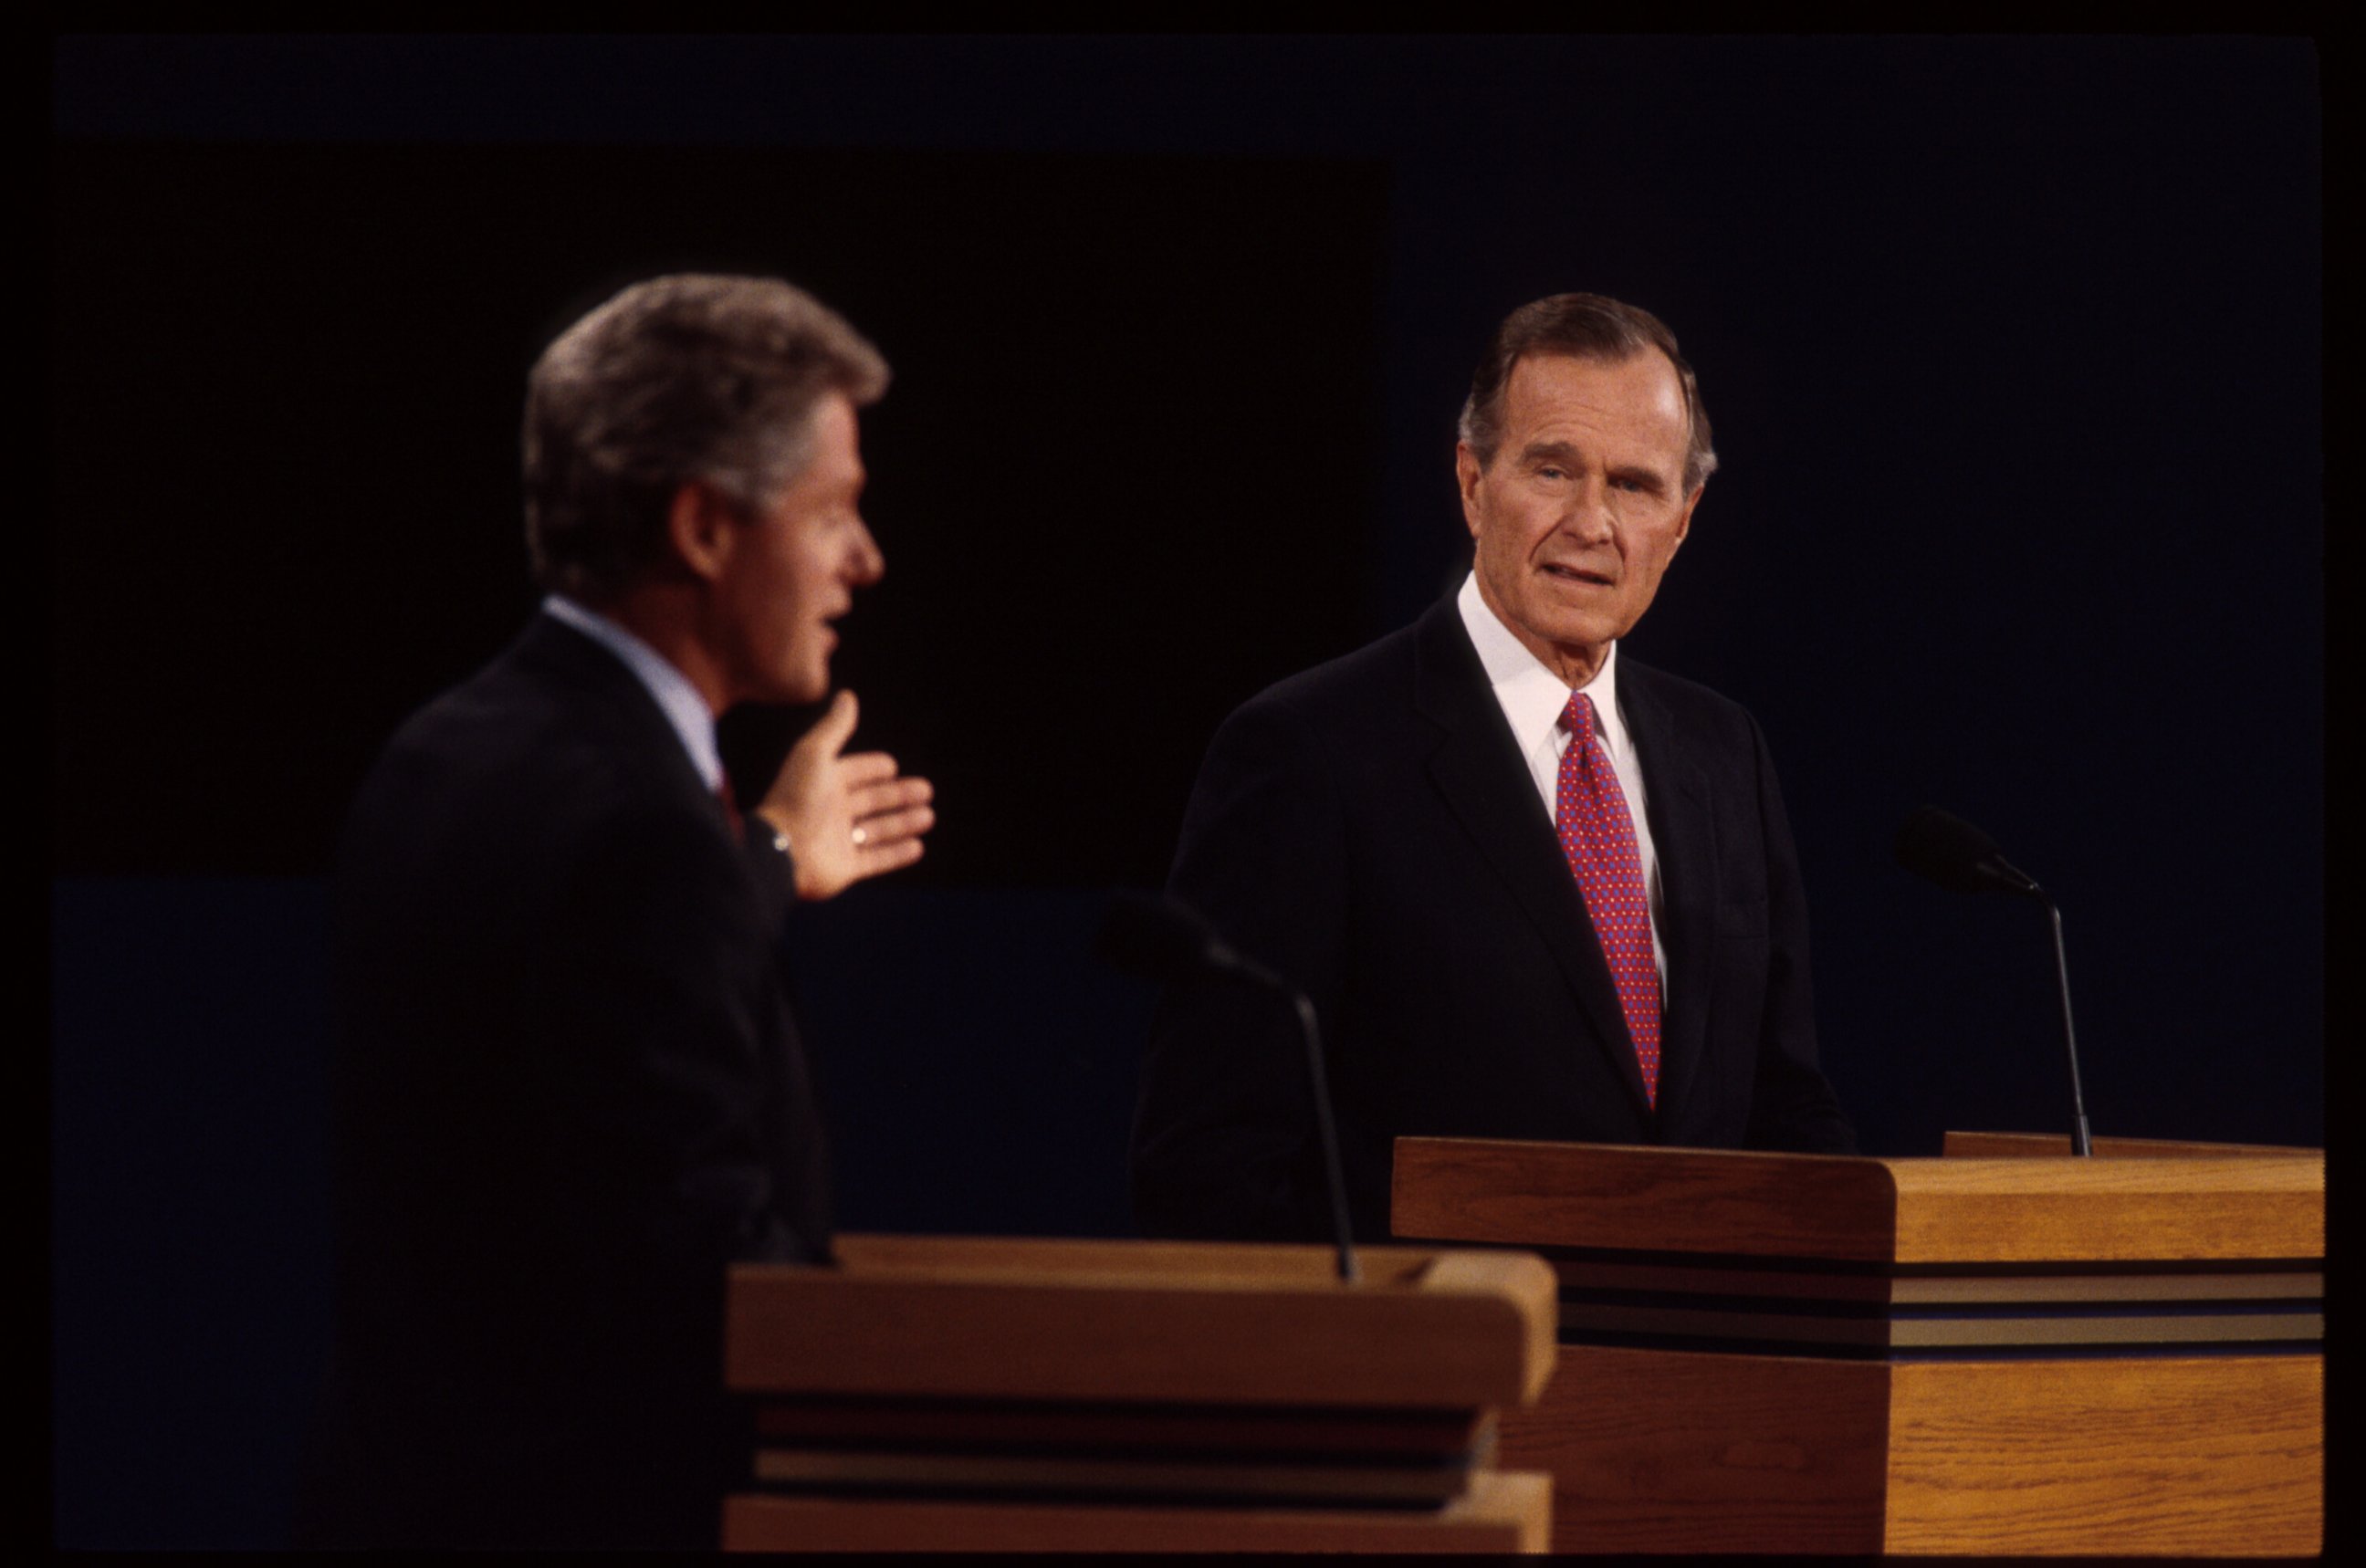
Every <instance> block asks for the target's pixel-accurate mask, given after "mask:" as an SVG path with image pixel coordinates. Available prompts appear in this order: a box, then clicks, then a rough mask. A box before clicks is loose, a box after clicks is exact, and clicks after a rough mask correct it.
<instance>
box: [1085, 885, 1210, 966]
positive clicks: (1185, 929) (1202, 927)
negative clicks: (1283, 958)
mask: <svg viewBox="0 0 2366 1568" xmlns="http://www.w3.org/2000/svg"><path fill="white" fill-rule="evenodd" d="M1093 956H1094V957H1096V958H1098V959H1099V960H1100V961H1101V962H1102V963H1103V964H1108V965H1109V966H1110V968H1112V969H1119V970H1122V971H1124V972H1125V973H1127V974H1129V975H1140V976H1144V978H1146V979H1152V980H1157V981H1161V982H1168V981H1176V980H1188V979H1189V978H1191V977H1192V976H1197V975H1202V974H1205V973H1207V972H1208V971H1209V970H1211V969H1216V968H1220V967H1222V965H1223V961H1224V959H1225V958H1226V957H1227V956H1228V953H1226V950H1225V948H1224V945H1223V943H1222V942H1220V941H1218V940H1217V937H1216V933H1215V932H1214V931H1211V930H1209V929H1208V924H1207V922H1206V921H1204V920H1202V919H1200V917H1199V916H1198V915H1196V914H1194V913H1193V912H1192V911H1191V910H1190V909H1189V908H1186V907H1185V906H1184V905H1182V904H1179V903H1177V902H1176V901H1175V900H1174V899H1172V898H1169V897H1166V896H1165V895H1163V894H1158V893H1136V892H1132V891H1121V892H1118V893H1113V894H1111V895H1110V901H1109V908H1108V910H1107V912H1106V913H1104V914H1103V915H1102V917H1101V929H1100V934H1099V935H1098V936H1097V937H1095V938H1094V939H1093Z"/></svg>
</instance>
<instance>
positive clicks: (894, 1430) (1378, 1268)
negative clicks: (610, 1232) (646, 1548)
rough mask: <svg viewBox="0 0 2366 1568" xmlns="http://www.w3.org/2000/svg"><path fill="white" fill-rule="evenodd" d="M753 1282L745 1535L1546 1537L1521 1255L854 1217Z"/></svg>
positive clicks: (1528, 1270) (743, 1301) (743, 1366)
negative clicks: (917, 1224)
mask: <svg viewBox="0 0 2366 1568" xmlns="http://www.w3.org/2000/svg"><path fill="white" fill-rule="evenodd" d="M838 1253H839V1258H838V1263H837V1265H836V1266H835V1267H831V1268H796V1267H787V1266H772V1265H749V1266H743V1267H741V1268H738V1269H734V1270H733V1271H732V1275H731V1279H730V1282H729V1295H728V1307H727V1325H726V1345H725V1363H726V1365H725V1377H726V1382H727V1385H728V1386H729V1387H731V1388H732V1389H734V1390H736V1391H738V1392H740V1393H746V1394H748V1395H749V1396H751V1398H752V1399H753V1400H754V1402H755V1404H756V1411H755V1424H756V1429H757V1433H758V1436H757V1448H756V1452H755V1453H754V1455H753V1457H752V1459H751V1462H750V1466H749V1470H750V1481H749V1485H748V1486H747V1487H746V1488H745V1489H743V1490H742V1491H740V1492H738V1493H737V1494H735V1495H733V1496H731V1497H729V1498H728V1499H727V1500H726V1503H725V1507H724V1519H723V1540H724V1545H725V1547H726V1549H727V1550H737V1551H1487V1552H1497V1551H1542V1550H1544V1549H1545V1547H1546V1545H1547V1543H1548V1540H1549V1527H1550V1510H1551V1481H1550V1478H1549V1477H1548V1476H1545V1475H1543V1474H1541V1473H1533V1474H1528V1473H1507V1472H1504V1471H1503V1470H1501V1469H1499V1468H1498V1467H1497V1464H1496V1461H1495V1453H1496V1445H1497V1433H1498V1428H1499V1419H1500V1416H1499V1413H1500V1412H1501V1411H1503V1410H1505V1409H1508V1408H1513V1407H1517V1406H1520V1405H1524V1404H1532V1403H1533V1402H1534V1401H1535V1400H1536V1399H1537V1397H1538V1393H1539V1392H1540V1391H1541V1389H1542V1388H1543V1386H1544V1383H1545V1381H1546V1380H1547V1378H1549V1375H1550V1373H1551V1368H1552V1364H1553V1357H1554V1343H1553V1337H1554V1333H1555V1314H1556V1306H1555V1297H1556V1291H1557V1285H1556V1282H1555V1280H1554V1277H1553V1273H1552V1271H1551V1269H1549V1268H1547V1267H1546V1266H1545V1264H1543V1263H1542V1262H1541V1261H1540V1260H1538V1259H1537V1258H1532V1257H1529V1256H1527V1255H1525V1254H1521V1253H1515V1252H1504V1251H1494V1250H1443V1251H1442V1250H1439V1249H1436V1248H1426V1247H1369V1248H1365V1249H1362V1250H1361V1251H1360V1253H1359V1254H1358V1256H1359V1258H1360V1260H1361V1264H1362V1269H1363V1274H1364V1278H1363V1279H1362V1280H1360V1281H1358V1282H1357V1283H1355V1284H1352V1285H1350V1284H1345V1283H1343V1282H1341V1281H1340V1280H1337V1279H1336V1278H1335V1273H1334V1269H1335V1258H1334V1255H1333V1254H1332V1252H1331V1251H1330V1249H1328V1248H1324V1247H1245V1246H1211V1245H1199V1244H1189V1243H1164V1242H1161V1243H1148V1242H1074V1241H1028V1240H1013V1241H1005V1240H986V1239H975V1238H945V1237H896V1236H847V1237H841V1238H840V1239H839V1244H838Z"/></svg>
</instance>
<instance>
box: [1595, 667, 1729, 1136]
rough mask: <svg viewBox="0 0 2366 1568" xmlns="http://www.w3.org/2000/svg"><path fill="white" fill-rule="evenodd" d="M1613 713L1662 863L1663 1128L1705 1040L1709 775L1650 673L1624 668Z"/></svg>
mask: <svg viewBox="0 0 2366 1568" xmlns="http://www.w3.org/2000/svg"><path fill="white" fill-rule="evenodd" d="M1618 711H1619V715H1620V716H1622V717H1623V718H1625V719H1626V721H1627V732H1628V735H1629V736H1630V737H1632V738H1633V739H1634V742H1635V754H1636V755H1637V756H1638V757H1639V758H1640V759H1641V761H1642V766H1643V793H1644V795H1645V797H1646V801H1647V805H1646V807H1645V815H1646V817H1647V818H1649V820H1650V822H1651V844H1652V848H1653V850H1654V851H1655V852H1657V854H1658V856H1659V861H1660V891H1661V905H1662V908H1661V911H1660V914H1661V919H1660V942H1661V944H1662V946H1664V947H1665V948H1666V949H1667V953H1668V987H1667V995H1666V997H1665V998H1663V999H1662V1006H1661V1010H1660V1105H1659V1112H1660V1117H1661V1121H1662V1125H1667V1124H1670V1120H1671V1112H1672V1111H1673V1110H1674V1109H1675V1107H1676V1106H1677V1105H1679V1104H1681V1103H1682V1102H1683V1100H1684V1097H1685V1096H1686V1095H1687V1094H1688V1093H1690V1092H1691V1089H1692V1082H1693V1071H1694V1069H1695V1068H1696V1066H1699V1064H1700V1055H1701V1043H1702V1041H1703V1040H1704V1039H1706V1038H1707V1026H1708V989H1707V986H1708V980H1707V976H1708V971H1709V968H1710V965H1711V963H1712V961H1713V959H1714V957H1715V954H1714V953H1712V951H1711V948H1712V945H1713V943H1714V942H1715V941H1716V935H1715V931H1714V930H1713V929H1712V928H1713V924H1714V921H1715V919H1716V913H1717V912H1716V908H1715V895H1716V886H1717V881H1716V867H1717V830H1716V827H1715V817H1714V814H1713V813H1712V812H1711V811H1710V810H1709V794H1708V778H1707V774H1706V773H1703V772H1702V771H1701V769H1700V767H1699V765H1698V764H1697V763H1696V762H1695V761H1693V759H1692V755H1691V753H1690V752H1689V751H1688V750H1686V749H1685V747H1684V741H1683V739H1682V738H1681V737H1680V736H1679V735H1677V733H1676V729H1675V726H1674V724H1673V722H1672V721H1671V720H1670V717H1669V715H1668V710H1667V708H1666V706H1665V705H1663V704H1662V702H1661V700H1660V698H1659V695H1658V694H1657V693H1656V692H1654V691H1653V690H1652V688H1651V671H1648V670H1646V669H1644V668H1642V667H1641V666H1639V665H1636V664H1634V663H1632V662H1631V661H1628V660H1620V667H1619V671H1618Z"/></svg>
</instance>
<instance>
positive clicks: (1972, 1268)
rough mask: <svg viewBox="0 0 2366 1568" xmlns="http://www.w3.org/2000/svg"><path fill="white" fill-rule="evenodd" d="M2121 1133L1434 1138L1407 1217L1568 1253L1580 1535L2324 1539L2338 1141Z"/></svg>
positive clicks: (2194, 1548) (1522, 1434)
mask: <svg viewBox="0 0 2366 1568" xmlns="http://www.w3.org/2000/svg"><path fill="white" fill-rule="evenodd" d="M2095 1154H2096V1156H2097V1157H2094V1158H2092V1159H2084V1160H2081V1159H2075V1158H2072V1157H2070V1150H2069V1140H2068V1139H2067V1137H2063V1138H2059V1139H2052V1138H2042V1137H2028V1136H2021V1135H2016V1134H1948V1137H1947V1141H1946V1156H1945V1157H1944V1158H1938V1159H1857V1158H1843V1157H1831V1156H1807V1155H1757V1154H1737V1153H1726V1152H1714V1151H1707V1150H1688V1149H1653V1148H1614V1147H1607V1146H1595V1145H1574V1144H1532V1143H1506V1142H1493V1141H1481V1140H1460V1139H1427V1138H1406V1139H1401V1140H1399V1142H1398V1144H1397V1147H1396V1168H1395V1182H1394V1190H1393V1194H1392V1202H1393V1226H1394V1229H1395V1231H1396V1233H1397V1234H1398V1235H1400V1236H1415V1237H1420V1238H1423V1239H1424V1240H1425V1241H1431V1242H1455V1243H1471V1242H1482V1243H1494V1244H1513V1245H1516V1246H1519V1247H1528V1248H1532V1249H1534V1250H1536V1251H1538V1252H1540V1253H1542V1254H1543V1255H1544V1256H1545V1257H1546V1258H1548V1259H1549V1261H1550V1262H1551V1264H1552V1266H1553V1268H1554V1269H1555V1271H1556V1272H1557V1273H1558V1275H1559V1276H1560V1365H1559V1370H1558V1371H1556V1373H1555V1374H1554V1378H1553V1381H1552V1383H1551V1386H1550V1388H1549V1390H1548V1391H1547V1393H1546V1395H1545V1397H1544V1400H1543V1401H1542V1402H1541V1403H1540V1404H1538V1406H1537V1407H1536V1408H1535V1409H1533V1410H1530V1411H1527V1412H1525V1413H1520V1414H1516V1415H1515V1414H1510V1413H1507V1414H1506V1416H1505V1417H1504V1428H1503V1441H1502V1445H1501V1450H1500V1453H1501V1457H1502V1461H1503V1462H1504V1463H1505V1464H1507V1465H1518V1466H1522V1467H1527V1468H1536V1469H1543V1470H1549V1471H1550V1472H1552V1474H1553V1485H1554V1495H1553V1530H1554V1535H1553V1544H1554V1548H1555V1550H1556V1551H1587V1552H1600V1551H1747V1552H1848V1553H1863V1552H1912V1553H1929V1554H1960V1553H1971V1552H1978V1553H2014V1554H2022V1553H2042V1554H2067V1553H2115V1554H2116V1553H2145V1554H2153V1553H2161V1554H2177V1555H2247V1556H2258V1555H2275V1556H2282V1555H2306V1554H2312V1553H2314V1552H2315V1551H2317V1549H2318V1544H2319V1540H2320V1538H2321V1535H2322V1532H2323V1517H2324V1358H2323V1336H2324V1316H2323V1295H2324V1255H2325V1158H2324V1156H2323V1154H2322V1153H2321V1152H2317V1151H2313V1150H2298V1149H2263V1148H2253V1147H2244V1146H2237V1145H2195V1144H2166V1143H2150V1142H2145V1141H2139V1140H2131V1139H2122V1140H2113V1139H2097V1140H2096V1142H2095ZM2056 1156H2059V1157H2056Z"/></svg>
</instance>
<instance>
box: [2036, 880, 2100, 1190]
mask: <svg viewBox="0 0 2366 1568" xmlns="http://www.w3.org/2000/svg"><path fill="white" fill-rule="evenodd" d="M2029 892H2030V896H2031V897H2034V898H2035V899H2036V900H2037V901H2038V902H2039V903H2041V904H2043V905H2045V918H2046V919H2047V920H2049V921H2050V922H2052V924H2053V927H2054V984H2055V988H2056V992H2057V994H2058V995H2059V996H2060V997H2061V999H2062V1051H2063V1054H2064V1055H2067V1057H2069V1059H2070V1148H2071V1152H2073V1153H2074V1154H2080V1155H2091V1154H2093V1153H2094V1152H2095V1145H2094V1143H2093V1141H2092V1140H2090V1138H2089V1137H2088V1136H2087V1095H2086V1091H2085V1090H2083V1089H2080V1088H2079V1032H2078V1031H2077V1030H2076V1029H2074V1028H2073V1027H2071V1023H2070V960H2069V957H2068V955H2067V953H2065V952H2064V951H2063V947H2062V909H2061V907H2060V906H2059V905H2057V904H2056V903H2055V902H2054V900H2053V898H2052V897H2050V896H2049V895H2048V894H2047V893H2046V892H2045V889H2044V888H2042V887H2040V886H2037V884H2035V883H2034V882H2033V883H2031V884H2030V885H2029Z"/></svg>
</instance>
